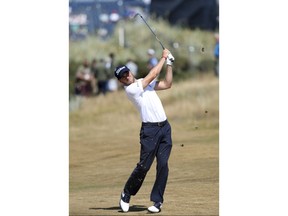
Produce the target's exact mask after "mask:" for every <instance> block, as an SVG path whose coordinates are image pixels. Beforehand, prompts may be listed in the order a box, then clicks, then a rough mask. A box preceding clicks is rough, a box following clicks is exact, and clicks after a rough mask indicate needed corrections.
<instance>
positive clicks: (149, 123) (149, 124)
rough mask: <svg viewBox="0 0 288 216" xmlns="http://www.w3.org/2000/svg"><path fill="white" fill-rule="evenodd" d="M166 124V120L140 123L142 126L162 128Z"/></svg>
mask: <svg viewBox="0 0 288 216" xmlns="http://www.w3.org/2000/svg"><path fill="white" fill-rule="evenodd" d="M166 123H167V119H166V120H165V121H162V122H142V125H143V126H158V127H163V126H164V125H165V124H166Z"/></svg>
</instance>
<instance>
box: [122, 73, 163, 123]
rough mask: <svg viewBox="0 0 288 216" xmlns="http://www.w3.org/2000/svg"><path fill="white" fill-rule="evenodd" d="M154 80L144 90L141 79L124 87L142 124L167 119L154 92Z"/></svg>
mask: <svg viewBox="0 0 288 216" xmlns="http://www.w3.org/2000/svg"><path fill="white" fill-rule="evenodd" d="M155 84H156V80H154V81H152V82H151V83H150V84H149V85H148V86H147V87H146V88H145V89H143V86H142V79H138V80H136V82H134V83H132V84H130V85H129V86H124V89H125V91H126V94H127V96H128V98H129V100H131V101H132V102H133V104H134V105H135V106H136V108H137V109H138V111H139V112H140V115H141V119H142V122H162V121H165V120H166V119H167V117H166V114H165V111H164V108H163V106H162V103H161V101H160V99H159V97H158V95H157V94H156V91H155V90H154V87H155Z"/></svg>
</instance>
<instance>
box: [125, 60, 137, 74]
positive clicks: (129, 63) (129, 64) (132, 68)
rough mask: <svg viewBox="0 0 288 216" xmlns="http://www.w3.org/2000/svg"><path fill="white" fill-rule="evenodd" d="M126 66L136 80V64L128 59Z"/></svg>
mask: <svg viewBox="0 0 288 216" xmlns="http://www.w3.org/2000/svg"><path fill="white" fill-rule="evenodd" d="M126 66H127V67H128V68H129V69H130V71H131V73H132V74H133V76H134V77H136V78H137V74H138V66H137V64H136V63H135V62H134V61H133V60H132V59H128V61H127V63H126Z"/></svg>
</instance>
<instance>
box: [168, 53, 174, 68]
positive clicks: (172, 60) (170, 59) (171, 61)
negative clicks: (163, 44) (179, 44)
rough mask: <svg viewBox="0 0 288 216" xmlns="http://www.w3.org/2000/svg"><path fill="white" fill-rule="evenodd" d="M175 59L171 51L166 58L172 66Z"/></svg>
mask: <svg viewBox="0 0 288 216" xmlns="http://www.w3.org/2000/svg"><path fill="white" fill-rule="evenodd" d="M174 60H175V58H174V56H173V55H172V54H171V53H169V55H168V57H167V59H166V64H167V65H171V66H172V65H173V62H174Z"/></svg>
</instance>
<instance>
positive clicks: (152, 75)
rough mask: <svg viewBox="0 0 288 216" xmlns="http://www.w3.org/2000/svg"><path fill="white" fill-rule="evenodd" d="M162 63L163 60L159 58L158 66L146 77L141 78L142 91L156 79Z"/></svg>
mask: <svg viewBox="0 0 288 216" xmlns="http://www.w3.org/2000/svg"><path fill="white" fill-rule="evenodd" d="M164 63H165V58H161V59H160V60H159V62H158V64H157V65H156V66H155V67H153V68H152V69H151V70H150V72H149V73H148V74H147V76H146V77H144V78H143V80H142V86H143V89H144V88H146V87H147V86H148V85H149V83H151V82H152V81H153V80H154V79H156V77H157V76H158V75H159V73H160V72H161V70H162V67H163V65H164Z"/></svg>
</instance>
